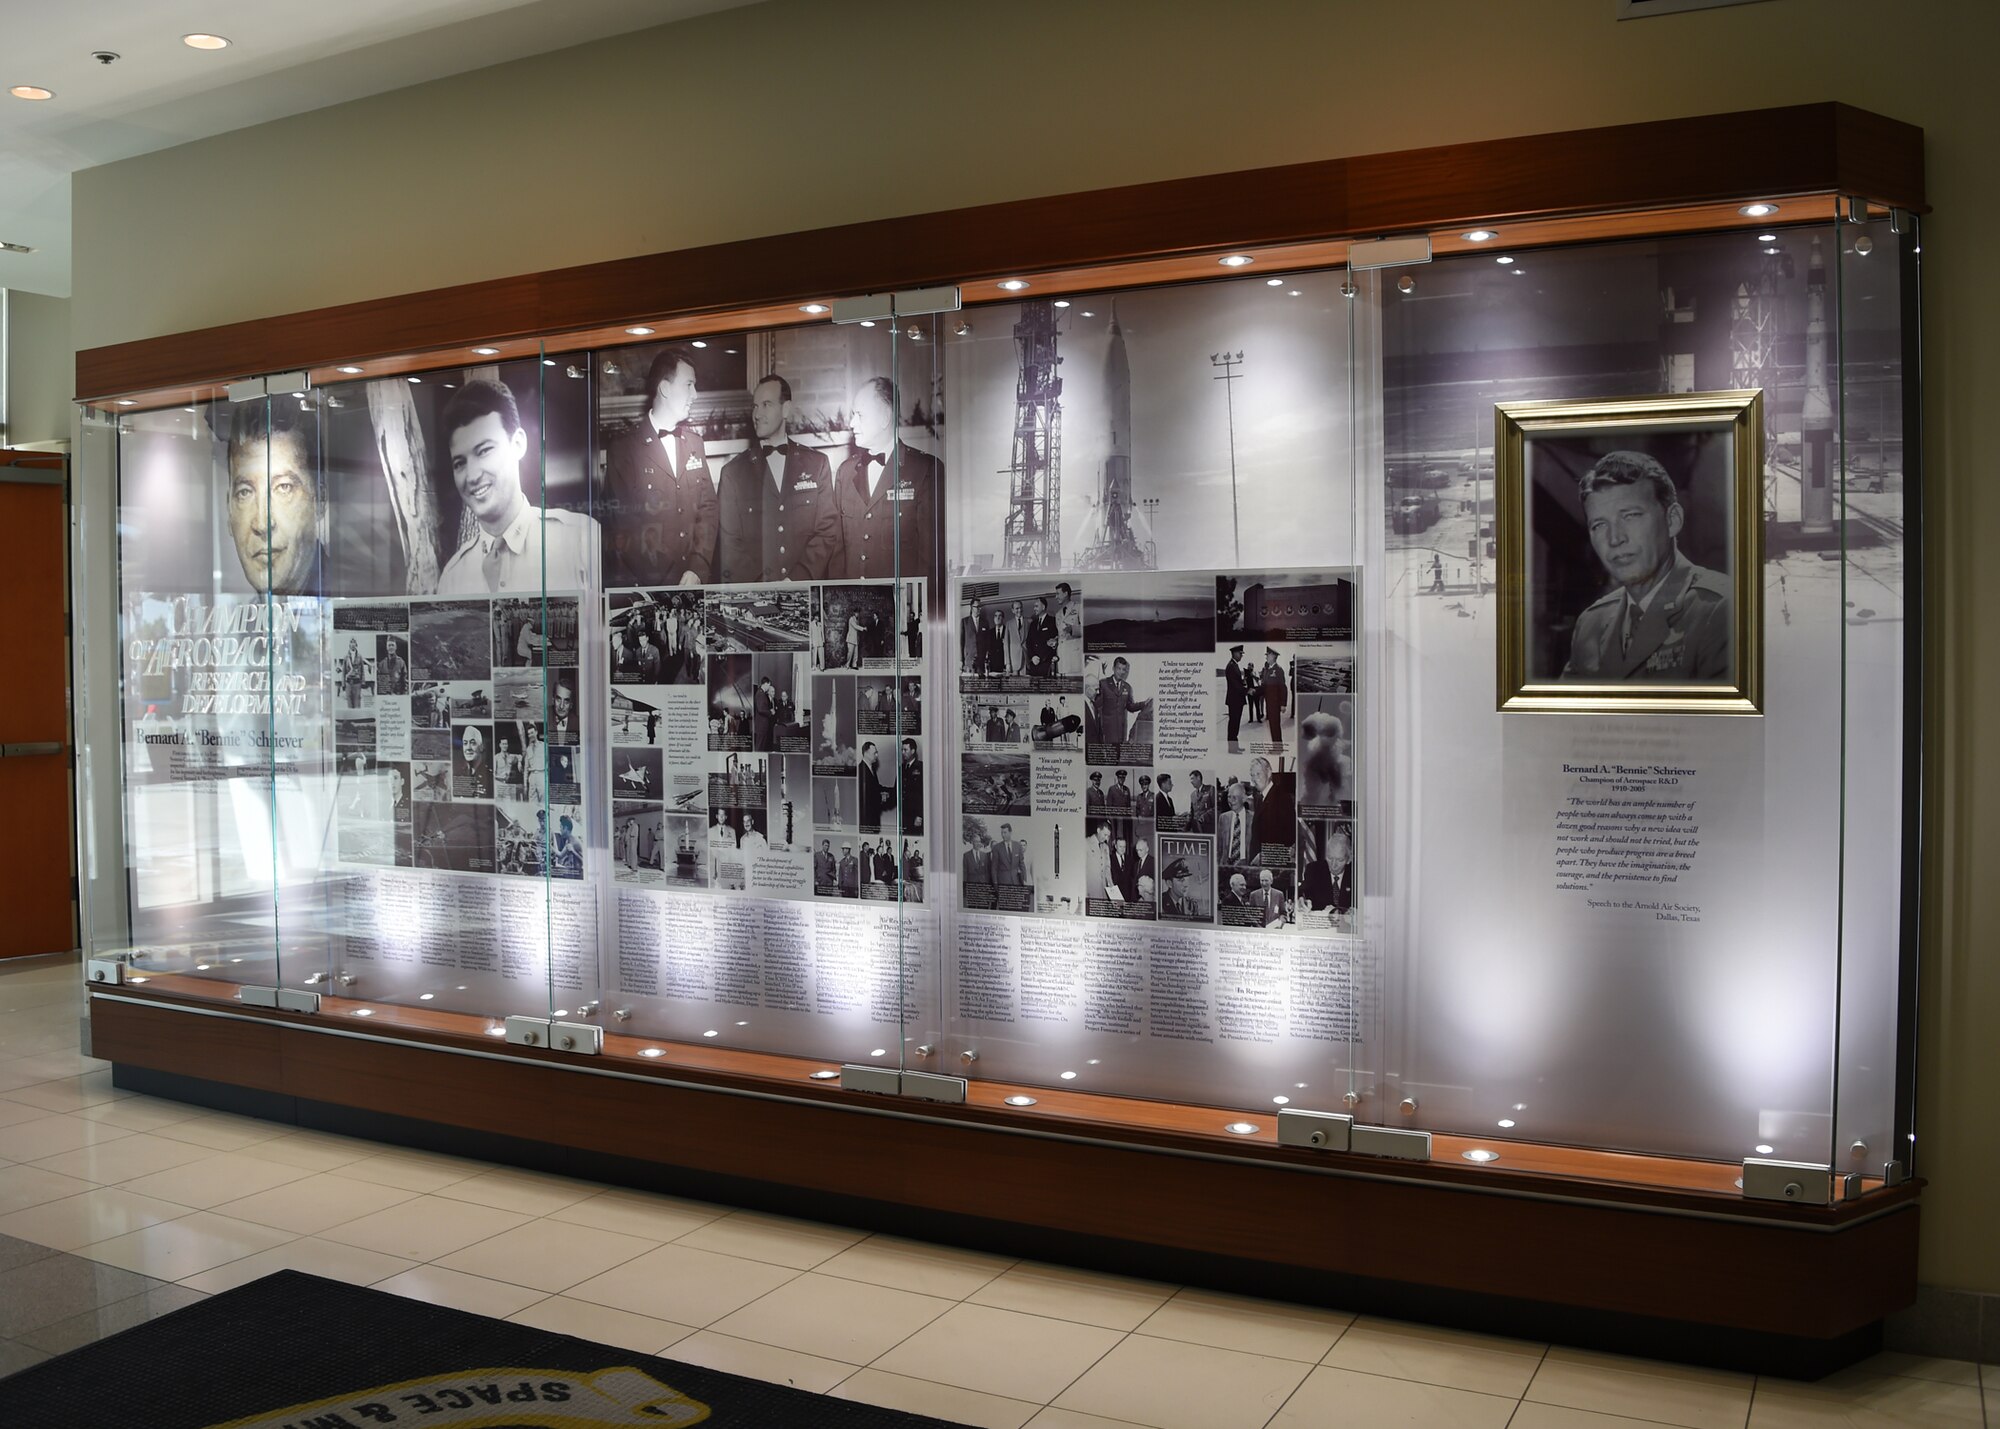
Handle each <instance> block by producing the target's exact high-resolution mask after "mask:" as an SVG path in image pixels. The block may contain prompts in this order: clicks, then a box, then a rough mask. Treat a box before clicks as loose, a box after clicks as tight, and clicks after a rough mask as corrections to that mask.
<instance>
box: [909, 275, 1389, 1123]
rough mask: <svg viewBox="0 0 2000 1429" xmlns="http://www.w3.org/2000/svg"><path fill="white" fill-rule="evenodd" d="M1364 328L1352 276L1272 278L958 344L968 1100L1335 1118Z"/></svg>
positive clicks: (1000, 326)
mask: <svg viewBox="0 0 2000 1429" xmlns="http://www.w3.org/2000/svg"><path fill="white" fill-rule="evenodd" d="M1349 306H1350V305H1349V302H1348V299H1347V298H1346V297H1345V296H1343V293H1342V275H1341V274H1340V273H1338V272H1315V273H1300V274H1288V275H1282V276H1280V277H1276V278H1271V277H1267V276H1257V277H1254V278H1245V279H1234V280H1229V281H1221V282H1215V283H1205V284H1197V285H1189V286H1182V287H1172V288H1158V289H1137V290H1129V291H1125V292H1121V293H1118V294H1116V295H1115V296H1113V295H1110V294H1092V295H1072V296H1069V297H1066V298H1062V299H1043V298H1033V299H1028V300H1025V301H1019V302H1004V303H1001V302H993V303H982V304H980V305H979V306H977V307H974V308H972V309H971V310H969V312H968V313H967V315H966V321H965V323H964V324H963V330H960V331H955V333H954V335H953V337H952V340H951V341H950V343H949V344H948V347H947V368H948V372H949V377H950V384H951V392H952V394H953V399H954V400H953V406H952V414H953V421H952V423H951V425H950V427H949V429H948V430H949V445H950V456H949V460H948V465H949V469H950V470H951V471H952V472H953V473H954V474H955V476H954V479H953V481H952V483H951V485H950V493H951V496H950V504H949V511H948V516H947V522H946V531H947V535H948V551H947V554H948V559H949V564H950V567H951V570H952V573H953V575H954V578H955V586H954V590H953V593H952V594H953V603H952V606H951V620H952V622H953V623H952V624H951V625H950V626H949V627H948V628H949V629H950V630H951V631H952V634H953V638H952V639H951V641H950V646H951V650H950V656H951V658H950V661H949V668H950V669H951V671H952V680H953V683H952V685H951V686H950V687H949V688H951V690H952V692H953V694H954V695H955V696H957V701H956V707H957V715H958V717H957V718H955V719H952V720H950V721H949V722H948V723H947V727H946V728H945V730H944V732H943V735H942V738H941V743H940V754H941V757H943V758H945V759H947V760H948V761H949V763H948V765H947V767H948V768H950V769H951V770H952V771H953V774H954V775H955V776H956V777H955V778H954V780H953V783H954V784H955V786H956V800H955V805H954V808H953V816H954V825H953V827H954V831H955V833H956V834H957V839H956V840H955V843H956V847H954V848H951V849H950V850H948V851H949V852H950V854H951V855H952V861H951V863H950V864H949V865H947V867H948V869H949V872H950V882H949V883H948V884H947V886H948V887H951V886H953V885H955V890H956V896H955V898H954V899H953V902H954V903H955V904H956V909H957V911H956V913H955V916H954V918H953V919H952V922H951V926H950V927H949V928H948V930H947V934H946V940H945V946H946V947H948V948H950V949H952V950H953V955H952V956H951V957H949V958H947V959H946V961H945V965H944V977H945V983H946V986H945V990H944V1009H945V1016H946V1019H947V1024H948V1026H949V1028H950V1031H951V1039H950V1043H949V1045H950V1046H951V1048H952V1049H953V1050H955V1051H963V1052H970V1053H972V1054H974V1055H975V1056H976V1058H977V1061H976V1063H975V1064H974V1067H975V1070H976V1073H977V1074H978V1075H979V1076H981V1077H991V1078H995V1079H1000V1080H1004V1081H1008V1082H1016V1083H1022V1084H1026V1085H1027V1086H1029V1087H1048V1088H1055V1089H1060V1090H1062V1091H1067V1092H1089V1093H1097V1094H1102V1095H1103V1096H1105V1097H1107V1098H1109V1097H1142V1098H1161V1099H1167V1100H1173V1101H1185V1102H1193V1103H1198V1104H1201V1105H1204V1106H1208V1107H1222V1108H1229V1109H1231V1110H1232V1111H1234V1112H1235V1113H1236V1115H1234V1116H1230V1115H1226V1114H1220V1113H1208V1112H1202V1113H1196V1114H1194V1115H1193V1116H1192V1117H1190V1118H1186V1119H1184V1124H1185V1125H1186V1126H1188V1127H1190V1128H1192V1129H1198V1130H1203V1131H1208V1132H1214V1133H1218V1134H1219V1133H1221V1132H1222V1131H1223V1130H1224V1127H1225V1125H1229V1126H1230V1127H1231V1129H1237V1128H1239V1127H1247V1128H1250V1129H1251V1130H1250V1131H1247V1132H1243V1133H1242V1134H1255V1135H1258V1136H1261V1137H1262V1138H1264V1139H1266V1140H1269V1139H1271V1138H1272V1137H1273V1136H1274V1133H1275V1128H1274V1119H1275V1113H1276V1110H1277V1108H1278V1107H1280V1106H1285V1105H1296V1106H1298V1107H1300V1108H1302V1109H1317V1110H1324V1111H1345V1110H1346V1109H1347V1106H1346V1102H1345V1094H1346V1092H1347V1091H1348V1090H1349V1089H1350V1087H1351V1086H1352V1085H1353V1082H1352V1080H1351V1078H1352V1077H1353V1075H1354V1073H1353V1068H1354V1066H1355V1064H1356V1063H1357V1062H1358V1061H1360V1060H1362V1059H1361V1057H1360V1056H1358V1055H1357V1053H1358V1052H1359V1050H1360V1049H1359V1047H1358V1046H1357V1037H1358V1032H1359V1021H1358V1019H1359V1017H1360V1014H1361V1005H1360V994H1359V991H1358V986H1357V974H1358V973H1359V971H1360V970H1361V968H1362V967H1363V965H1364V958H1365V955H1364V953H1363V946H1364V945H1363V944H1362V942H1361V940H1360V939H1359V937H1358V936H1357V934H1358V932H1359V930H1360V921H1359V919H1360V911H1359V910H1360V907H1361V902H1360V899H1359V896H1358V888H1359V884H1358V882H1357V881H1356V875H1357V869H1358V866H1359V860H1358V859H1357V857H1356V848H1357V839H1356V835H1355V828H1356V822H1357V814H1358V813H1360V812H1361V811H1362V810H1363V809H1364V808H1365V804H1364V803H1363V802H1362V800H1361V799H1360V797H1359V796H1360V791H1361V788H1362V784H1363V780H1362V771H1361V770H1360V769H1359V767H1358V764H1357V759H1358V753H1357V751H1358V750H1360V749H1361V748H1362V747H1363V745H1362V744H1361V743H1360V741H1358V740H1357V738H1356V726H1357V724H1358V723H1359V720H1358V715H1359V714H1360V713H1361V711H1360V710H1359V709H1358V708H1357V695H1358V694H1359V693H1360V691H1359V690H1358V688H1357V680H1358V679H1359V678H1361V671H1362V670H1363V669H1364V668H1365V659H1364V655H1363V652H1362V651H1361V649H1360V643H1359V640H1358V636H1359V634H1360V631H1359V629H1358V628H1357V624H1356V611H1357V609H1365V608H1366V604H1367V597H1366V592H1365V589H1363V588H1362V583H1361V582H1359V580H1358V578H1357V576H1356V573H1355V572H1354V570H1353V569H1352V567H1353V566H1354V565H1355V564H1356V558H1357V555H1358V551H1357V547H1356V541H1355V536H1356V527H1355V521H1356V514H1355V511H1354V482H1353V469H1354V468H1353V466H1352V461H1353V459H1354V456H1355V454H1356V452H1357V451H1359V450H1365V440H1366V437H1365V434H1364V433H1360V432H1357V431H1356V430H1355V429H1354V425H1353V400H1352V395H1351V393H1350V374H1349V364H1350V361H1351V356H1352V355H1351V352H1350V331H1349V324H1350V321H1351V319H1350V317H1349V313H1348V308H1349ZM986 473H998V474H999V479H997V480H996V479H994V477H993V476H991V475H984V474H986ZM1023 1095H1025V1094H1023ZM1038 1100H1039V1101H1041V1102H1044V1103H1046V1104H1048V1105H1049V1106H1050V1107H1051V1109H1055V1108H1060V1109H1063V1110H1066V1111H1069V1112H1071V1113H1074V1114H1084V1115H1099V1116H1105V1117H1115V1118H1125V1117H1130V1116H1135V1115H1139V1114H1138V1113H1136V1112H1135V1111H1133V1110H1130V1109H1125V1110H1120V1109H1119V1108H1118V1106H1117V1104H1116V1103H1115V1102H1113V1101H1110V1100H1091V1101H1078V1100H1074V1099H1071V1098H1067V1097H1064V1098H1049V1097H1046V1096H1044V1097H1041V1098H1038ZM1245 1112H1248V1113H1249V1114H1250V1118H1251V1119H1249V1120H1245V1119H1244V1115H1243V1114H1244V1113H1245ZM1145 1115H1146V1116H1147V1118H1148V1119H1152V1118H1153V1116H1154V1115H1155V1114H1153V1113H1146V1114H1145ZM1176 1124H1182V1123H1180V1122H1177V1123H1176Z"/></svg>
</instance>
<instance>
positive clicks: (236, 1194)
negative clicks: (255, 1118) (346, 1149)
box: [121, 1127, 312, 1210]
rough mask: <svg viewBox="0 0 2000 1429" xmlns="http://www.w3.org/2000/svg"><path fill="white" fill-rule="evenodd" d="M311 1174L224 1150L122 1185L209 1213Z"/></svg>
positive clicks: (257, 1157)
mask: <svg viewBox="0 0 2000 1429" xmlns="http://www.w3.org/2000/svg"><path fill="white" fill-rule="evenodd" d="M168 1130H172V1128H171V1127H169V1128H168ZM311 1174H312V1173H311V1172H310V1171H306V1170H303V1169H302V1168H300V1167H297V1166H284V1165H281V1164H279V1163H278V1162H276V1161H266V1160H264V1159H263V1158H261V1157H259V1156H256V1155H253V1154H252V1153H251V1152H246V1151H223V1152H218V1153H217V1154H215V1155H213V1156H207V1157H204V1158H203V1159H201V1160H200V1161H190V1162H188V1163H187V1164H186V1165H185V1166H176V1167H174V1168H173V1169H172V1170H169V1171H155V1172H154V1173H153V1174H152V1175H150V1176H136V1177H134V1178H133V1179H132V1180H130V1181H126V1182H122V1183H121V1184H122V1185H123V1186H124V1188H125V1189H126V1190H128V1191H136V1192H138V1193H139V1194H140V1195H142V1196H157V1197H159V1198H160V1199H161V1200H163V1201H177V1202H179V1203H180V1204H181V1205H183V1206H194V1207H198V1208H200V1209H204V1210H206V1209H209V1208H211V1207H214V1206H219V1205H221V1204H222V1203H223V1202H224V1201H235V1200H240V1199H242V1198H243V1197H244V1196H253V1195H255V1194H256V1193H257V1192H259V1191H268V1190H270V1189H271V1188H272V1187H273V1186H283V1185H286V1184H288V1183H289V1182H292V1181H302V1180H304V1179H305V1178H306V1177H307V1176H310V1175H311Z"/></svg>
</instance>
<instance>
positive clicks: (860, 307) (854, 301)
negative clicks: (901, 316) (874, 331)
mask: <svg viewBox="0 0 2000 1429" xmlns="http://www.w3.org/2000/svg"><path fill="white" fill-rule="evenodd" d="M894 316H896V295H895V294H894V293H870V294H869V295H868V296H867V297H865V298H837V299H835V300H834V304H833V316H832V319H831V320H832V321H833V322H837V323H885V322H887V321H889V319H890V318H893V317H894Z"/></svg>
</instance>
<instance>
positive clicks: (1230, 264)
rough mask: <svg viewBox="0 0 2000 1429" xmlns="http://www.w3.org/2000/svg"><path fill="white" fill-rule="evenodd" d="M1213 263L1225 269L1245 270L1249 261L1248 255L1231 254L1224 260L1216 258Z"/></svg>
mask: <svg viewBox="0 0 2000 1429" xmlns="http://www.w3.org/2000/svg"><path fill="white" fill-rule="evenodd" d="M1215 261H1216V262H1218V263H1220V264H1221V265H1222V266H1223V267H1225V268H1247V267H1249V266H1250V261H1251V260H1250V255H1249V254H1248V253H1231V254H1230V255H1228V256H1227V257H1226V258H1218V259H1216V260H1215Z"/></svg>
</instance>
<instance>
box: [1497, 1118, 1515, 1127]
mask: <svg viewBox="0 0 2000 1429" xmlns="http://www.w3.org/2000/svg"><path fill="white" fill-rule="evenodd" d="M1513 1125H1514V1118H1513V1117H1511V1116H1503V1117H1501V1118H1500V1127H1501V1129H1502V1130H1507V1129H1509V1128H1511V1127H1512V1126H1513Z"/></svg>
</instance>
